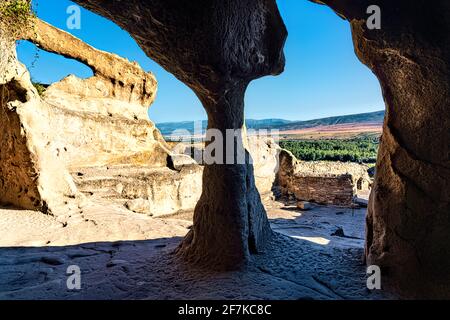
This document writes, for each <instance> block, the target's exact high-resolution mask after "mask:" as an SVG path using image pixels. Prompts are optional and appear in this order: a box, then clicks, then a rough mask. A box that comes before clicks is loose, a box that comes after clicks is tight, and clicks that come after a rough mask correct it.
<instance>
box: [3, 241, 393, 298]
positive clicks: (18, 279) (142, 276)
mask: <svg viewBox="0 0 450 320" xmlns="http://www.w3.org/2000/svg"><path fill="white" fill-rule="evenodd" d="M180 241H181V238H179V237H174V238H161V239H155V240H144V241H119V242H94V243H84V244H79V245H72V246H59V247H58V246H50V247H8V248H6V247H3V248H0V299H383V298H392V296H389V295H388V294H385V293H383V292H381V291H378V292H371V291H369V290H368V289H366V275H365V267H364V266H363V264H362V262H361V257H362V254H363V252H362V249H360V248H346V249H342V248H335V247H333V248H330V247H328V248H327V246H324V245H318V244H314V243H311V242H309V241H304V240H300V239H294V238H290V237H287V236H285V235H281V234H279V233H275V237H274V240H273V241H272V243H271V244H270V246H268V248H267V250H266V252H265V253H264V254H260V255H256V256H254V258H253V263H252V265H251V266H249V267H248V268H247V269H246V270H242V271H236V272H226V273H216V272H211V271H208V270H202V269H197V268H193V267H192V266H188V265H186V264H184V263H183V262H182V261H180V260H179V259H178V258H177V257H176V256H175V255H173V251H174V249H175V248H176V246H177V245H178V244H179V243H180ZM224 245H226V244H224ZM71 265H77V266H79V267H80V269H81V272H82V274H81V290H73V291H71V290H68V289H67V285H66V281H67V279H68V277H69V275H67V274H66V271H67V268H68V267H69V266H71Z"/></svg>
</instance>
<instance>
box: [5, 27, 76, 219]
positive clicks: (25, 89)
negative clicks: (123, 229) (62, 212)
mask: <svg viewBox="0 0 450 320" xmlns="http://www.w3.org/2000/svg"><path fill="white" fill-rule="evenodd" d="M0 48H1V50H2V51H1V52H0V60H1V63H0V66H1V69H0V102H1V104H0V109H1V113H0V128H1V129H0V141H1V142H2V147H1V150H0V202H2V203H7V204H12V205H15V206H18V207H21V208H26V209H37V210H42V211H44V212H46V213H50V212H51V211H52V209H55V208H58V207H61V206H64V205H65V204H67V203H68V202H69V201H70V199H72V198H73V197H75V194H76V187H75V185H74V183H73V181H72V179H71V177H70V175H69V172H68V171H67V170H66V168H65V167H64V165H63V164H62V163H61V162H60V161H58V160H57V159H56V158H55V157H54V156H53V154H54V150H55V144H54V141H55V135H54V131H53V130H51V128H50V126H49V125H48V121H47V117H46V112H47V110H46V108H45V106H44V105H43V104H42V101H41V99H40V97H39V95H38V93H37V91H36V89H35V88H34V86H33V85H32V83H31V80H30V75H29V73H28V71H27V70H26V68H25V67H24V66H23V65H22V64H21V63H19V62H18V60H17V57H16V53H15V46H14V42H13V41H12V40H11V39H9V38H7V37H6V36H4V34H3V33H2V31H1V30H0Z"/></svg>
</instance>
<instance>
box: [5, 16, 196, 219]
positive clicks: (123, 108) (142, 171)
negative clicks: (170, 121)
mask: <svg viewBox="0 0 450 320" xmlns="http://www.w3.org/2000/svg"><path fill="white" fill-rule="evenodd" d="M31 26H32V28H31V29H27V30H28V31H27V32H26V33H25V34H24V35H23V36H22V38H24V39H28V40H29V41H32V42H33V43H35V44H37V45H38V46H39V47H40V48H41V49H43V50H46V51H49V52H53V53H56V54H61V55H64V56H65V57H67V58H73V59H76V60H78V61H80V62H83V63H85V64H87V65H88V66H89V67H90V68H91V69H92V70H93V71H94V76H93V77H90V78H88V79H79V78H77V77H75V76H73V75H70V76H68V77H66V78H65V79H63V80H61V81H60V82H57V83H54V84H52V85H50V86H49V87H48V88H46V91H45V93H44V94H43V95H42V96H39V94H38V93H37V91H36V89H35V88H34V86H33V85H32V84H31V81H30V76H29V74H28V72H27V70H26V69H25V67H24V66H23V65H21V64H20V63H19V62H18V61H17V58H16V56H15V50H14V46H13V44H12V43H11V42H10V50H11V56H12V57H13V58H14V59H8V60H7V61H8V63H9V64H10V66H9V67H8V68H3V69H2V72H1V75H2V76H3V78H4V80H2V82H1V83H2V86H1V90H2V91H1V92H2V111H3V112H2V116H1V117H0V121H1V122H2V130H1V138H2V141H3V144H2V146H3V147H2V150H1V151H0V182H1V184H0V190H1V193H0V202H1V203H3V204H13V205H15V206H18V207H20V208H26V209H33V210H41V211H45V212H52V213H53V214H55V215H59V214H61V215H64V214H66V213H67V204H68V203H69V202H70V201H71V200H73V199H75V198H76V199H77V200H76V201H75V202H77V201H78V199H81V198H84V196H83V195H85V196H87V197H88V199H92V200H94V199H95V200H99V201H103V200H107V201H109V202H111V201H113V202H115V203H117V204H121V205H124V204H130V203H132V202H133V201H134V202H136V201H138V200H139V201H140V203H141V207H142V203H145V204H146V205H145V206H146V207H147V209H148V210H147V211H146V213H148V214H150V215H154V216H159V215H166V214H172V213H176V212H179V211H185V210H193V208H194V206H195V204H196V202H197V201H198V199H199V197H200V193H201V176H202V170H201V167H200V166H197V165H194V164H195V162H194V161H193V160H192V159H191V158H188V157H186V156H184V155H177V154H174V153H173V152H171V151H170V150H169V149H168V146H167V144H166V142H165V141H164V139H163V137H162V136H161V134H160V132H159V130H158V129H156V127H155V125H154V124H153V123H152V122H151V121H150V120H149V119H148V114H147V111H148V107H149V105H150V104H151V103H152V102H153V101H154V99H155V96H156V90H157V83H156V80H155V78H154V76H153V74H152V73H146V72H144V71H143V70H142V69H141V68H140V67H139V66H138V65H137V64H136V63H131V62H129V61H128V60H126V59H123V58H121V57H118V56H116V55H114V54H110V53H107V52H103V51H99V50H97V49H95V48H93V47H91V46H89V45H87V44H86V43H84V42H82V41H81V40H79V39H77V38H75V37H73V36H72V35H70V34H68V33H66V32H64V31H62V30H59V29H57V28H55V27H53V26H51V25H49V24H47V23H45V22H43V21H41V20H39V19H33V21H32V23H31ZM2 43H5V44H6V41H2ZM5 53H6V52H5ZM5 60H6V58H5ZM10 73H11V75H9V74H10ZM69 172H70V173H71V175H70V174H69ZM59 209H61V210H59Z"/></svg>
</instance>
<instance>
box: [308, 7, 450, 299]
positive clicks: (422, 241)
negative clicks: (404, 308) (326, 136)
mask: <svg viewBox="0 0 450 320" xmlns="http://www.w3.org/2000/svg"><path fill="white" fill-rule="evenodd" d="M316 2H320V3H326V4H328V5H329V6H330V7H332V8H333V9H334V10H335V11H336V12H337V13H339V14H340V15H341V16H343V17H345V18H346V19H347V20H349V21H350V22H351V26H352V33H353V39H354V45H355V50H356V54H357V55H358V57H359V58H360V60H361V61H362V62H363V63H364V64H366V65H367V66H368V67H369V68H370V69H371V70H372V71H373V72H374V73H375V74H376V76H377V77H378V79H379V80H380V83H381V87H382V90H383V94H384V98H385V102H386V109H387V113H386V118H385V122H384V128H383V137H382V140H381V146H380V150H379V156H378V163H377V175H376V180H375V185H374V189H373V192H372V194H371V198H370V204H369V210H368V216H367V240H366V259H367V263H368V264H370V265H371V264H375V265H379V266H381V267H382V277H383V278H382V279H383V284H384V285H385V286H388V287H391V288H394V289H397V290H400V291H402V292H404V293H406V294H407V295H409V296H415V297H428V298H429V297H443V296H446V297H449V296H450V290H449V289H448V288H449V285H450V273H449V272H448V270H450V232H449V230H450V158H449V155H450V135H449V133H450V113H449V110H448V108H449V106H450V88H449V87H450V69H449V67H450V66H449V64H450V19H449V17H450V2H449V1H446V0H436V1H424V0H418V1H407V0H397V1H389V0H373V1H372V0H370V1H338V0H334V1H333V0H322V1H316ZM369 5H378V6H379V7H380V9H381V29H380V30H377V29H375V30H369V29H368V28H367V27H366V23H365V22H366V19H367V17H368V14H366V10H367V8H368V6H369Z"/></svg>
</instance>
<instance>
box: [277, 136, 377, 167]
mask: <svg viewBox="0 0 450 320" xmlns="http://www.w3.org/2000/svg"><path fill="white" fill-rule="evenodd" d="M378 145H379V139H378V138H372V137H364V138H355V139H351V140H284V141H281V142H280V146H281V147H282V148H284V149H286V150H289V151H290V152H292V153H293V154H294V155H295V156H296V157H297V159H300V160H304V161H318V160H328V161H343V162H359V163H375V162H376V159H377V152H378Z"/></svg>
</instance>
